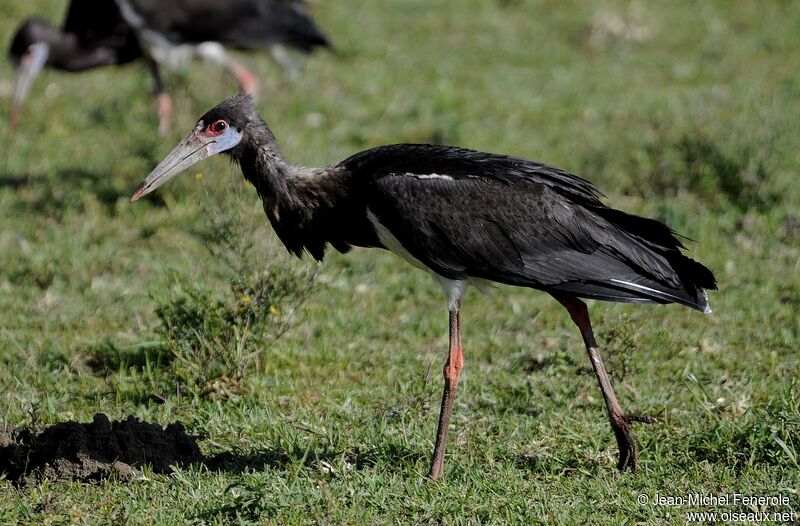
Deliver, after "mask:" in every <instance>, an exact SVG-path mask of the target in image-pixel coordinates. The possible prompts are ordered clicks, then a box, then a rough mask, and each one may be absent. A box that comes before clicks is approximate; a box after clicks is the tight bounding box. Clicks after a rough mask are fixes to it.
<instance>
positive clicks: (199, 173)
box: [194, 172, 203, 181]
mask: <svg viewBox="0 0 800 526" xmlns="http://www.w3.org/2000/svg"><path fill="white" fill-rule="evenodd" d="M194 178H195V180H197V181H202V180H203V172H197V173H196V174H194Z"/></svg>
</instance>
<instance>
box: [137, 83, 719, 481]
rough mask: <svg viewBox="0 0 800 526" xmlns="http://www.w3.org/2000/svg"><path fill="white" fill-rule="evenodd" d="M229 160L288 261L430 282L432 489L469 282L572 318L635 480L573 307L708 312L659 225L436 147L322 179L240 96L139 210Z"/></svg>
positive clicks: (622, 419) (398, 150) (366, 160)
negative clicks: (326, 260)
mask: <svg viewBox="0 0 800 526" xmlns="http://www.w3.org/2000/svg"><path fill="white" fill-rule="evenodd" d="M221 152H226V153H227V154H228V155H230V156H231V157H232V158H233V159H234V160H236V161H237V162H238V163H239V166H240V167H241V169H242V172H243V173H244V176H245V178H246V179H247V180H248V181H250V182H251V183H252V184H253V186H255V188H256V190H257V191H258V194H259V196H260V197H261V199H262V201H263V203H264V210H265V212H266V214H267V217H268V218H269V221H270V223H272V226H273V228H274V229H275V231H276V232H277V234H278V237H280V239H281V241H282V242H283V243H284V245H286V248H287V249H288V250H289V251H290V252H292V253H294V254H296V255H297V256H300V255H302V253H303V252H304V251H308V252H309V253H310V254H311V255H312V256H313V257H314V258H316V259H317V260H321V259H322V258H323V255H324V252H325V247H326V245H328V244H330V245H333V247H334V248H335V249H337V250H339V251H340V252H346V251H347V250H348V249H349V248H350V247H351V246H359V247H376V248H384V249H388V250H391V251H393V252H395V253H396V254H398V255H399V256H400V257H402V258H404V259H405V260H407V261H408V262H410V263H411V264H412V265H415V266H417V267H420V268H422V269H425V270H427V271H428V272H430V273H431V274H432V275H433V277H434V278H435V279H436V280H437V281H438V282H439V283H440V284H441V285H442V288H443V289H444V292H445V294H446V296H447V304H448V309H449V312H450V349H449V354H448V357H447V362H446V363H445V366H444V379H445V384H444V394H443V396H442V408H441V413H440V415H439V428H438V433H437V437H436V446H435V449H434V453H433V461H432V464H431V469H430V474H429V475H430V477H431V478H433V479H437V478H439V477H440V476H441V474H442V465H443V461H444V448H445V441H446V438H447V431H448V425H449V422H450V415H451V413H452V409H453V399H454V397H455V392H456V386H457V384H458V376H459V373H460V372H461V368H462V365H463V358H462V351H461V301H462V299H463V297H464V294H465V292H466V291H467V285H468V284H469V283H470V281H472V280H489V281H495V282H499V283H505V284H509V285H518V286H524V287H531V288H535V289H540V290H543V291H545V292H547V293H549V294H550V295H552V296H553V297H554V298H555V299H556V300H558V302H560V303H561V304H562V305H563V306H564V307H565V308H566V309H567V311H568V312H569V314H570V316H571V317H572V320H573V322H575V324H576V325H577V326H578V328H579V329H580V331H581V335H582V336H583V341H584V343H585V344H586V349H587V351H588V352H589V357H590V359H591V362H592V366H593V368H594V372H595V375H596V376H597V380H598V381H599V382H600V388H601V389H602V392H603V397H604V399H605V403H606V408H607V409H608V413H609V417H610V420H611V428H612V429H613V431H614V434H615V435H616V439H617V444H618V446H619V450H620V452H619V464H618V468H619V469H620V470H625V469H626V468H630V469H631V470H635V469H636V444H635V442H634V440H633V437H632V436H631V432H630V426H629V424H630V422H631V421H632V420H636V417H633V416H631V415H628V414H626V413H625V412H623V411H622V408H621V407H620V404H619V402H618V401H617V397H616V395H615V394H614V390H613V388H612V386H611V382H610V380H609V377H608V374H606V371H605V368H604V367H603V361H602V359H601V358H600V353H599V352H598V349H597V343H596V342H595V338H594V334H593V333H592V326H591V323H590V321H589V314H588V311H587V308H586V305H585V304H584V303H583V301H581V299H579V298H593V299H599V300H606V301H620V302H628V303H678V304H681V305H685V306H687V307H691V308H693V309H697V310H700V311H703V312H710V309H709V306H708V300H707V297H706V292H705V290H704V289H716V280H715V278H714V275H713V274H712V273H711V271H710V270H708V269H707V268H706V267H704V266H703V265H701V264H700V263H698V262H696V261H693V260H691V259H689V258H688V257H686V256H684V255H683V254H682V253H681V248H682V245H681V243H680V242H679V241H678V240H677V239H676V238H675V237H674V236H673V233H672V231H671V230H670V229H669V227H667V226H666V225H664V224H663V223H660V222H658V221H655V220H653V219H646V218H643V217H637V216H633V215H630V214H626V213H625V212H621V211H619V210H614V209H613V208H608V207H607V206H605V205H603V204H602V203H601V202H600V200H599V199H598V194H599V192H598V191H597V189H595V187H594V186H593V185H592V184H591V183H590V182H588V181H586V180H584V179H581V178H579V177H576V176H574V175H571V174H569V173H567V172H565V171H563V170H559V169H558V168H553V167H552V166H547V165H545V164H540V163H536V162H532V161H528V160H525V159H520V158H516V157H508V156H505V155H495V154H490V153H483V152H477V151H473V150H466V149H463V148H455V147H451V146H441V145H433V144H395V145H391V146H380V147H377V148H372V149H369V150H366V151H363V152H361V153H357V154H355V155H353V156H352V157H349V158H348V159H345V160H344V161H342V162H340V163H337V164H333V165H330V166H327V167H325V168H303V167H299V166H294V165H292V164H289V163H288V162H287V161H285V160H284V159H283V157H282V156H281V153H280V151H279V149H278V146H277V144H276V142H275V137H274V136H273V134H272V132H271V131H270V129H269V128H268V127H267V125H266V124H265V123H264V121H263V120H261V118H260V117H259V116H258V115H257V113H256V110H255V108H254V106H253V102H252V100H251V98H250V97H249V96H247V95H237V96H234V97H231V98H229V99H227V100H225V101H223V102H222V103H221V104H219V105H218V106H217V107H215V108H214V109H212V110H210V111H209V112H208V113H206V114H205V115H203V116H202V117H201V118H200V120H199V121H197V125H196V126H195V128H194V130H192V132H191V133H190V134H189V135H188V136H187V137H186V138H185V139H184V140H183V141H182V142H181V143H180V144H178V146H176V147H175V149H174V150H172V152H171V153H170V154H169V155H168V156H167V157H166V158H165V159H164V160H163V161H162V162H161V163H160V164H159V165H158V166H157V167H156V168H155V169H154V170H153V171H152V173H150V175H148V176H147V178H146V179H145V180H144V182H143V183H142V185H141V186H140V187H139V189H138V190H136V193H135V194H133V197H132V198H131V201H136V200H138V199H140V198H141V197H143V196H145V195H147V194H148V193H150V192H152V191H153V190H155V189H156V188H158V187H159V186H161V185H162V184H164V183H165V182H167V181H168V180H169V179H171V178H172V177H174V176H175V175H177V174H178V173H179V172H181V171H182V170H184V169H186V168H188V167H189V166H191V165H193V164H194V163H196V162H198V161H200V160H202V159H205V158H207V157H210V156H212V155H215V154H217V153H221Z"/></svg>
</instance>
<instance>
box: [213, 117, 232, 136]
mask: <svg viewBox="0 0 800 526" xmlns="http://www.w3.org/2000/svg"><path fill="white" fill-rule="evenodd" d="M210 128H211V131H215V132H217V133H222V132H224V131H225V130H226V129H228V123H227V122H225V121H223V120H221V119H220V120H218V121H214V122H213V123H211V126H210Z"/></svg>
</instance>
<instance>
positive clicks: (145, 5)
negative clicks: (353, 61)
mask: <svg viewBox="0 0 800 526" xmlns="http://www.w3.org/2000/svg"><path fill="white" fill-rule="evenodd" d="M120 1H124V2H127V3H128V4H129V5H130V7H131V8H132V9H133V10H134V11H135V12H136V14H137V15H138V16H139V17H141V19H142V21H143V23H144V25H145V27H146V28H147V29H150V30H152V31H156V32H158V33H160V34H162V35H163V36H165V37H166V38H167V39H169V40H170V41H172V42H173V43H199V42H206V41H215V42H219V43H221V44H227V45H230V46H233V47H241V48H254V47H264V46H268V45H271V44H277V43H282V44H286V45H289V46H293V47H295V48H297V49H299V50H301V51H304V52H310V51H312V50H313V48H315V47H319V46H322V47H330V41H329V40H328V38H327V37H326V36H325V34H324V33H323V32H322V30H321V29H320V28H319V27H318V26H317V24H316V23H315V22H314V20H313V19H312V18H311V15H310V14H309V13H308V9H307V6H306V4H305V2H303V1H302V0H225V1H221V0H120Z"/></svg>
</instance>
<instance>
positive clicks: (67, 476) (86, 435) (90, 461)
mask: <svg viewBox="0 0 800 526" xmlns="http://www.w3.org/2000/svg"><path fill="white" fill-rule="evenodd" d="M203 458H204V457H203V454H202V453H201V452H200V449H199V448H198V447H197V441H196V440H195V437H193V436H190V435H187V434H186V431H185V430H184V428H183V425H181V424H180V423H174V424H170V425H168V426H167V427H166V429H162V427H161V426H160V425H158V424H151V423H148V422H142V421H140V420H138V419H136V418H134V417H132V416H131V417H128V418H127V419H126V420H122V421H116V422H111V421H109V419H108V417H107V416H106V415H104V414H102V413H98V414H96V415H94V418H93V419H92V422H91V423H89V424H81V423H78V422H73V421H69V422H62V423H60V424H55V425H53V426H50V427H48V428H46V429H44V430H42V431H39V432H37V431H35V430H31V429H29V428H1V427H0V473H5V474H6V477H7V478H8V479H9V480H11V481H14V482H20V481H23V480H25V479H28V478H34V479H40V478H48V479H51V480H78V481H90V480H98V479H102V478H106V477H108V476H111V475H116V476H118V477H119V478H121V479H123V480H130V479H132V478H134V477H136V476H137V475H138V474H139V473H140V471H139V470H140V469H141V468H142V466H144V465H145V464H149V465H150V466H152V469H153V471H154V472H155V473H168V472H169V471H170V466H171V465H178V466H185V465H187V464H191V463H192V462H198V461H202V460H203Z"/></svg>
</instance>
